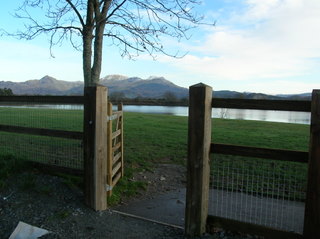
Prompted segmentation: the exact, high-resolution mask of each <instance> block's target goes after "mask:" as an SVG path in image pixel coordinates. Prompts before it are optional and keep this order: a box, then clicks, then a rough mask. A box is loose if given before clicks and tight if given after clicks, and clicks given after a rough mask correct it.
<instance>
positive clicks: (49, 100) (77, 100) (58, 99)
mask: <svg viewBox="0 0 320 239" xmlns="http://www.w3.org/2000/svg"><path fill="white" fill-rule="evenodd" d="M84 100H85V99H84V97H83V96H40V95H39V96H29V95H28V96H0V102H23V103H41V104H84Z"/></svg>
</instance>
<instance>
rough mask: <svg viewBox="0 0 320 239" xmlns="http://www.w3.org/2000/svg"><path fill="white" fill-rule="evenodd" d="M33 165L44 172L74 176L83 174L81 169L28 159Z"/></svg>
mask: <svg viewBox="0 0 320 239" xmlns="http://www.w3.org/2000/svg"><path fill="white" fill-rule="evenodd" d="M28 163H30V164H31V165H32V166H33V167H35V168H37V169H39V170H41V171H43V172H45V173H65V174H72V175H76V176H83V170H81V169H73V168H67V167H63V166H58V165H52V164H46V163H41V162H34V161H28Z"/></svg>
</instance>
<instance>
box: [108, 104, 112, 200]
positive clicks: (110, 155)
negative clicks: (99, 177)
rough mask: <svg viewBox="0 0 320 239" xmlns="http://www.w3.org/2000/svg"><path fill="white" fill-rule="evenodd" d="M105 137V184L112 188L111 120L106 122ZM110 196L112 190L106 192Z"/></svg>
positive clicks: (109, 109) (110, 112)
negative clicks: (106, 153)
mask: <svg viewBox="0 0 320 239" xmlns="http://www.w3.org/2000/svg"><path fill="white" fill-rule="evenodd" d="M107 112H108V116H111V115H112V114H113V112H112V104H111V103H110V102H109V103H108V110H107ZM107 137H108V141H107V148H108V149H110V150H109V151H108V158H107V172H108V173H107V184H108V185H109V186H113V184H112V165H113V162H112V160H113V151H112V150H111V149H112V120H109V121H108V122H107ZM111 195H112V190H109V191H108V196H109V197H110V196H111Z"/></svg>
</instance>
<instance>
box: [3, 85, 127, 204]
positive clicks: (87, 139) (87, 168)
mask: <svg viewBox="0 0 320 239" xmlns="http://www.w3.org/2000/svg"><path fill="white" fill-rule="evenodd" d="M0 102H6V103H11V104H12V103H34V104H53V105H57V104H63V105H66V104H67V105H84V123H83V132H77V131H65V130H54V129H45V128H35V127H22V126H14V125H1V124H0V131H3V132H10V133H20V134H29V135H37V136H50V137H58V138H66V139H77V140H82V141H83V144H82V145H83V151H84V152H83V155H84V159H83V162H84V167H83V168H84V170H83V171H81V170H75V169H70V168H66V167H61V166H57V165H47V164H42V163H41V164H39V163H37V166H40V167H41V168H43V169H45V170H54V171H60V172H61V171H62V172H67V173H70V172H71V173H76V174H81V175H83V176H84V195H85V201H86V203H87V204H88V206H90V207H91V208H93V209H95V210H105V209H106V208H107V195H111V193H112V188H113V187H114V186H115V185H116V183H117V182H118V181H119V179H120V178H121V177H123V112H122V105H119V107H118V111H117V112H112V104H111V103H108V91H107V88H106V87H104V86H93V87H86V88H85V95H84V96H0ZM0 117H1V116H0ZM114 120H117V122H116V126H115V131H114V132H113V127H112V121H114ZM33 163H34V162H33Z"/></svg>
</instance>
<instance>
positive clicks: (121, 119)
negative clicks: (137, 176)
mask: <svg viewBox="0 0 320 239" xmlns="http://www.w3.org/2000/svg"><path fill="white" fill-rule="evenodd" d="M118 111H119V112H121V117H120V125H119V126H120V130H121V135H120V139H119V140H120V143H121V177H123V176H124V157H123V156H124V153H123V151H124V150H123V145H124V142H123V139H124V137H123V105H122V103H120V104H118Z"/></svg>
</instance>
